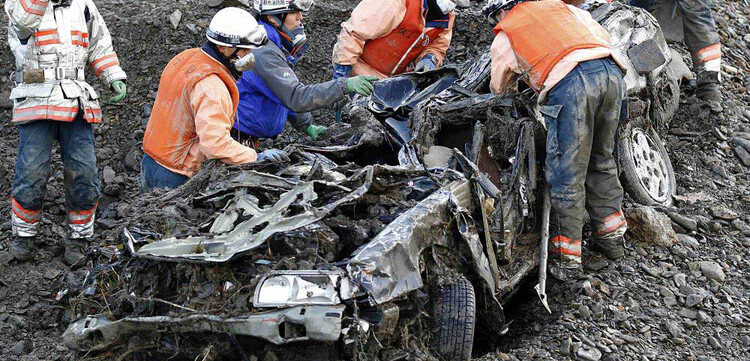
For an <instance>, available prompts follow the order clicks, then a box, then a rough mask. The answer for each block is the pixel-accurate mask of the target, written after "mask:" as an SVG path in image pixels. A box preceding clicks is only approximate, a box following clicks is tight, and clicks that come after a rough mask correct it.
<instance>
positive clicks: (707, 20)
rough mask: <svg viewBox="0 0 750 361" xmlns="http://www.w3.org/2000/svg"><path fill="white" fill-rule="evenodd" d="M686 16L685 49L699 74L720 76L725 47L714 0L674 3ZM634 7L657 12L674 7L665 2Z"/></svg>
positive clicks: (645, 1) (644, 1)
mask: <svg viewBox="0 0 750 361" xmlns="http://www.w3.org/2000/svg"><path fill="white" fill-rule="evenodd" d="M674 1H676V2H677V6H679V7H680V11H681V13H682V27H683V32H684V33H685V45H687V47H688V50H689V51H690V54H691V55H692V57H693V65H694V67H695V68H696V72H700V71H701V70H707V71H715V72H719V71H720V70H721V69H720V68H721V44H720V39H719V33H718V32H717V31H716V23H715V22H714V17H713V15H712V14H711V4H712V0H674ZM629 4H630V5H633V6H637V7H639V8H643V9H645V10H646V11H649V12H655V11H657V10H659V8H661V7H662V6H667V5H671V4H673V3H672V2H671V1H668V2H665V1H664V0H630V1H629Z"/></svg>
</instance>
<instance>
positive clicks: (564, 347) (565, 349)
mask: <svg viewBox="0 0 750 361" xmlns="http://www.w3.org/2000/svg"><path fill="white" fill-rule="evenodd" d="M572 343H573V340H571V339H570V336H568V338H566V339H565V340H563V342H562V344H561V345H560V354H561V355H563V356H568V355H570V351H571V348H573V345H572Z"/></svg>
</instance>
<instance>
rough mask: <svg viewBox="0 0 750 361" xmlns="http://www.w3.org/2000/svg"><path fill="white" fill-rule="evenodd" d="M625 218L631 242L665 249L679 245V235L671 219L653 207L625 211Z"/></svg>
mask: <svg viewBox="0 0 750 361" xmlns="http://www.w3.org/2000/svg"><path fill="white" fill-rule="evenodd" d="M625 218H626V219H627V221H628V234H629V235H630V238H629V239H631V240H635V241H637V242H640V243H646V244H655V245H660V246H664V247H672V246H673V245H674V244H675V243H677V234H676V233H675V231H674V229H673V228H672V223H671V222H670V219H669V217H668V216H667V215H665V214H663V213H661V212H659V211H657V210H656V209H654V208H652V207H634V208H629V209H627V210H626V211H625Z"/></svg>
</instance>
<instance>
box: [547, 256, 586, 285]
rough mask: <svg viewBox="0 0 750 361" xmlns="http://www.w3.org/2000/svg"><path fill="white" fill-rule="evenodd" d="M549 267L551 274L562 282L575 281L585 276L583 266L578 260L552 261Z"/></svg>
mask: <svg viewBox="0 0 750 361" xmlns="http://www.w3.org/2000/svg"><path fill="white" fill-rule="evenodd" d="M548 269H549V271H548V272H549V274H550V276H552V278H554V279H556V280H558V281H560V282H574V281H576V280H578V279H581V278H582V277H583V266H582V265H581V264H580V263H576V262H556V261H551V262H550V263H549V267H548Z"/></svg>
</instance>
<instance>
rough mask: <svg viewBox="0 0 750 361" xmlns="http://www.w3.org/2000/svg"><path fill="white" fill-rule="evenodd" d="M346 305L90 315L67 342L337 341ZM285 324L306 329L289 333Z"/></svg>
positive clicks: (97, 346) (87, 346) (90, 345)
mask: <svg viewBox="0 0 750 361" xmlns="http://www.w3.org/2000/svg"><path fill="white" fill-rule="evenodd" d="M344 309H345V306H344V305H335V306H297V307H293V308H287V309H282V310H274V311H268V312H263V313H258V314H253V315H249V316H246V317H236V318H222V317H218V316H213V315H205V314H198V315H191V316H186V317H169V316H153V317H130V318H123V319H120V320H117V321H110V320H107V319H106V318H104V317H101V316H99V317H97V316H89V317H87V318H84V319H81V320H78V321H76V322H73V323H72V324H70V326H68V328H67V329H66V330H65V332H64V333H63V344H64V345H65V346H67V347H68V348H71V349H74V350H103V349H106V348H108V347H111V346H113V345H115V344H118V343H120V342H124V341H126V340H127V339H128V338H129V337H130V336H133V335H138V334H146V333H182V332H213V333H227V334H231V335H237V336H252V337H259V338H262V339H265V340H267V341H269V342H271V343H273V344H276V345H281V344H286V343H290V342H299V341H322V342H334V341H336V340H338V339H339V337H340V336H341V319H342V317H343V313H344ZM285 323H291V324H294V325H298V326H301V327H303V328H304V332H300V333H299V334H295V333H293V332H286V331H287V329H288V328H287V327H285V326H284V324H285Z"/></svg>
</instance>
